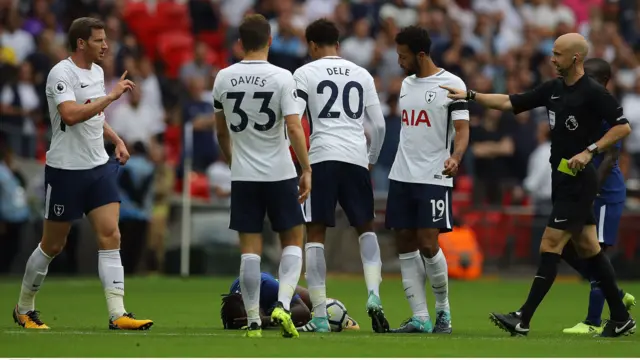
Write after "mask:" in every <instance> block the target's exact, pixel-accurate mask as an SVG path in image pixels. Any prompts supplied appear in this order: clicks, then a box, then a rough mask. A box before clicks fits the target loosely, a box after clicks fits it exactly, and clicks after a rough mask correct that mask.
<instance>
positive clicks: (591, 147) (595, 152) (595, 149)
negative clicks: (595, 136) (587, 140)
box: [587, 143, 598, 156]
mask: <svg viewBox="0 0 640 360" xmlns="http://www.w3.org/2000/svg"><path fill="white" fill-rule="evenodd" d="M587 150H589V152H590V153H591V155H593V156H596V155H598V145H596V143H593V144H591V145H589V146H587Z"/></svg>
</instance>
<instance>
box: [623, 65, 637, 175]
mask: <svg viewBox="0 0 640 360" xmlns="http://www.w3.org/2000/svg"><path fill="white" fill-rule="evenodd" d="M621 105H622V108H623V109H624V114H625V115H626V116H627V118H628V119H629V123H630V124H631V135H629V138H627V139H626V141H625V149H626V150H627V152H629V155H631V158H632V160H633V162H634V164H635V166H636V168H638V169H640V77H637V78H636V82H635V86H634V88H633V92H630V93H628V94H626V95H625V96H624V97H623V98H622V104H621Z"/></svg>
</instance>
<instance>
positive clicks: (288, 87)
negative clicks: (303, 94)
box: [280, 73, 300, 116]
mask: <svg viewBox="0 0 640 360" xmlns="http://www.w3.org/2000/svg"><path fill="white" fill-rule="evenodd" d="M281 89H282V94H281V95H280V96H281V97H280V108H281V109H282V116H288V115H298V114H299V113H300V111H299V108H300V103H299V102H298V91H297V88H296V82H295V80H293V76H292V75H291V73H288V74H284V75H283V80H282V87H281Z"/></svg>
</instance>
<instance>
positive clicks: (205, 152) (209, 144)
mask: <svg viewBox="0 0 640 360" xmlns="http://www.w3.org/2000/svg"><path fill="white" fill-rule="evenodd" d="M187 84H188V85H187V86H188V92H189V97H188V99H187V100H185V102H184V103H183V108H182V111H183V115H182V120H183V122H184V125H186V124H187V123H191V124H192V126H193V137H192V139H193V144H192V146H193V151H192V152H191V154H192V161H193V163H192V164H193V171H197V172H200V173H204V172H205V171H206V170H207V168H208V167H209V165H211V164H213V163H214V162H215V161H216V160H217V159H218V153H219V147H218V142H217V140H216V137H215V132H214V127H215V118H214V113H213V105H212V104H211V103H210V102H208V101H203V100H202V94H203V92H204V79H203V78H201V77H193V78H189V79H188V80H187ZM185 129H186V127H184V126H183V130H185ZM183 143H184V134H183ZM183 161H184V149H183ZM182 170H183V169H182V166H181V167H180V169H179V172H178V173H179V174H180V175H179V176H180V177H182V176H181V174H182Z"/></svg>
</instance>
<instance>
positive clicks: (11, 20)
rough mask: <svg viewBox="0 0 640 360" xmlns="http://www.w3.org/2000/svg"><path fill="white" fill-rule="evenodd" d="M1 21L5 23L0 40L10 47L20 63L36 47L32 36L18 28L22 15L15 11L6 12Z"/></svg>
mask: <svg viewBox="0 0 640 360" xmlns="http://www.w3.org/2000/svg"><path fill="white" fill-rule="evenodd" d="M2 21H3V22H4V24H5V25H4V31H2V32H1V35H0V42H1V43H2V44H3V46H6V47H8V48H11V49H12V50H13V52H14V53H15V55H16V60H17V61H18V63H21V62H22V61H24V59H26V58H27V56H29V54H31V53H32V52H33V51H34V50H35V49H36V44H35V42H34V41H33V36H32V35H31V34H29V33H28V32H26V31H24V30H22V29H20V25H21V22H22V17H21V16H20V14H19V13H18V12H17V11H8V12H6V13H5V16H4V19H2Z"/></svg>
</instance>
